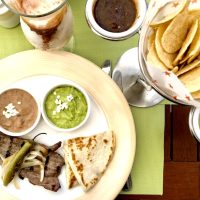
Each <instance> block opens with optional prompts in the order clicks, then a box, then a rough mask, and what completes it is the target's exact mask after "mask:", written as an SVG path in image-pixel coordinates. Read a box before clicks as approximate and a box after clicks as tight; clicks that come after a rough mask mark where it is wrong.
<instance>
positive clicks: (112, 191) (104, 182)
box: [0, 50, 136, 200]
mask: <svg viewBox="0 0 200 200" xmlns="http://www.w3.org/2000/svg"><path fill="white" fill-rule="evenodd" d="M24 58H26V59H24ZM13 62H14V63H15V64H14V65H13ZM0 69H1V79H0V85H1V87H6V86H16V87H18V86H23V88H24V89H27V90H28V89H30V88H31V93H32V94H33V95H35V94H39V95H36V96H35V97H36V98H38V100H39V101H40V102H41V96H40V93H44V92H45V91H47V90H48V89H50V88H52V87H53V86H54V85H56V84H61V83H62V84H63V81H66V79H67V80H73V81H74V82H76V83H78V84H79V85H81V86H82V87H83V88H84V89H85V90H86V91H87V93H88V94H89V97H90V100H91V115H90V116H89V119H88V120H87V122H86V123H85V124H84V125H83V126H82V127H81V128H80V129H77V130H75V131H73V132H71V133H64V132H57V131H55V130H53V129H52V128H50V127H49V126H47V125H46V123H45V122H44V120H41V121H40V123H39V124H38V126H37V127H36V129H35V130H34V131H33V132H31V133H30V134H27V135H26V138H33V137H34V136H35V135H37V134H38V133H41V132H46V133H48V136H45V135H41V136H40V137H39V138H37V139H36V141H37V142H41V143H44V144H46V145H52V144H54V143H56V142H58V141H63V140H66V139H69V138H74V137H78V136H89V135H93V134H97V133H101V132H102V131H105V130H107V129H108V128H109V129H111V130H113V131H114V133H115V136H116V147H115V152H114V156H113V158H112V161H111V162H110V164H109V166H108V168H107V169H106V171H105V173H104V175H103V176H102V178H101V179H100V181H99V182H98V183H97V184H96V185H95V186H94V187H93V188H92V189H91V190H89V191H88V192H84V191H83V190H82V188H81V187H80V186H77V187H75V188H73V189H70V190H68V189H67V188H66V177H65V170H64V168H63V171H62V173H61V175H60V176H59V180H60V183H61V189H60V190H59V191H58V192H56V193H54V192H50V191H48V190H45V189H44V188H42V187H39V186H34V185H31V184H30V183H28V181H27V180H23V181H21V180H20V182H19V185H20V189H18V190H17V189H16V188H15V187H14V185H13V184H10V185H9V186H8V187H3V185H2V182H1V181H0V195H1V199H8V198H7V197H5V195H4V194H2V191H5V192H6V193H7V194H8V195H9V196H14V198H12V199H18V200H19V199H20V200H27V198H28V199H29V200H35V199H48V200H55V199H57V200H63V199H68V200H90V199H95V200H102V199H103V200H113V199H115V198H116V196H117V195H118V194H119V193H120V191H121V190H122V188H123V186H124V184H125V182H126V180H127V178H128V176H129V174H130V171H131V169H132V165H133V161H134V156H135V150H136V133H135V126H134V121H133V117H132V113H131V110H130V108H129V105H128V103H127V101H126V99H125V97H124V96H123V94H122V92H121V91H120V89H119V88H118V87H117V85H116V84H115V83H114V81H113V80H112V79H111V78H110V77H109V76H107V75H106V74H105V73H104V72H103V71H102V70H101V69H99V67H97V66H96V65H95V64H94V63H92V62H90V61H88V60H86V59H84V58H82V57H80V56H78V55H75V54H72V53H69V52H63V51H56V52H53V51H40V50H30V51H24V52H19V53H17V54H14V55H11V56H9V57H7V58H5V59H2V60H0ZM11 72H12V73H11ZM46 74H48V75H47V76H44V75H46ZM49 75H50V76H49ZM30 76H32V77H30ZM25 77H29V78H25ZM61 77H62V78H61ZM97 77H98V78H97ZM24 78H25V79H24ZM66 83H68V82H66ZM38 91H40V93H39V92H38ZM60 151H61V153H62V148H61V149H60ZM0 169H1V167H0ZM119 172H120V173H119ZM5 192H3V193H5ZM6 196H7V195H6Z"/></svg>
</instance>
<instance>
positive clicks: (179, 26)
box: [161, 10, 190, 53]
mask: <svg viewBox="0 0 200 200" xmlns="http://www.w3.org/2000/svg"><path fill="white" fill-rule="evenodd" d="M189 24H190V18H189V15H188V12H187V10H184V11H183V12H182V13H180V14H178V15H177V16H176V17H175V18H174V19H173V20H172V22H171V23H170V24H169V26H168V27H167V29H166V31H165V32H164V34H163V36H162V40H161V41H162V47H163V48H164V50H165V51H166V52H167V53H176V52H177V51H178V50H179V49H181V47H182V44H183V42H184V40H185V39H186V36H187V32H188V28H189Z"/></svg>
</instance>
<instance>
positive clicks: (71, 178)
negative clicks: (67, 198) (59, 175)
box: [65, 155, 78, 189]
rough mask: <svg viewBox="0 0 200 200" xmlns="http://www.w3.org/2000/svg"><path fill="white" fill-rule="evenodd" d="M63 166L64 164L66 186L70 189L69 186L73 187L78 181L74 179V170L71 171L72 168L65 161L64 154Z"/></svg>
mask: <svg viewBox="0 0 200 200" xmlns="http://www.w3.org/2000/svg"><path fill="white" fill-rule="evenodd" d="M65 166H66V167H65V174H66V177H67V188H68V189H70V188H73V187H75V186H76V185H78V182H77V180H76V177H75V175H74V172H73V171H72V168H71V167H70V165H69V163H68V161H67V157H66V155H65Z"/></svg>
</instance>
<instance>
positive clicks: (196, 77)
mask: <svg viewBox="0 0 200 200" xmlns="http://www.w3.org/2000/svg"><path fill="white" fill-rule="evenodd" d="M180 81H182V83H183V84H184V85H185V87H186V88H187V89H188V91H189V92H190V93H192V92H196V91H198V90H199V89H200V67H196V68H195V69H193V70H190V71H189V72H187V73H185V74H183V75H182V76H180Z"/></svg>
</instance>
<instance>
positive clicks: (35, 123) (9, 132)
mask: <svg viewBox="0 0 200 200" xmlns="http://www.w3.org/2000/svg"><path fill="white" fill-rule="evenodd" d="M10 89H22V90H24V89H23V88H21V87H14V88H6V89H4V90H2V91H1V92H0V95H1V94H2V93H4V92H6V91H7V90H10ZM24 91H25V92H27V93H29V94H31V92H29V91H28V90H24ZM31 95H32V94H31ZM32 97H33V98H34V99H35V101H36V103H37V108H38V112H37V118H36V120H35V122H34V123H33V125H32V126H31V127H30V128H28V129H26V130H25V131H22V132H11V131H8V130H6V129H5V128H3V127H2V126H1V125H0V132H2V133H4V134H6V135H10V136H24V135H26V134H28V133H30V132H31V131H33V130H34V129H35V127H36V126H37V125H38V123H39V121H40V117H41V110H40V104H39V102H38V101H37V99H36V98H35V97H34V96H33V95H32Z"/></svg>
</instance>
